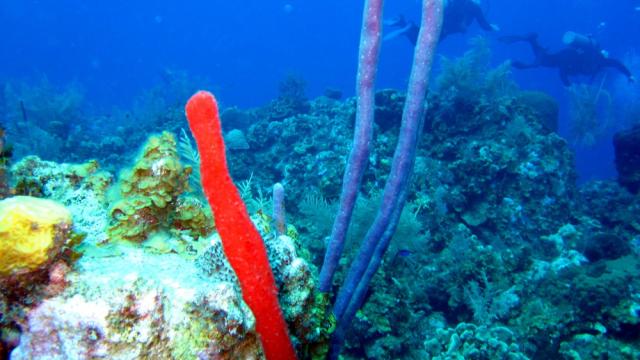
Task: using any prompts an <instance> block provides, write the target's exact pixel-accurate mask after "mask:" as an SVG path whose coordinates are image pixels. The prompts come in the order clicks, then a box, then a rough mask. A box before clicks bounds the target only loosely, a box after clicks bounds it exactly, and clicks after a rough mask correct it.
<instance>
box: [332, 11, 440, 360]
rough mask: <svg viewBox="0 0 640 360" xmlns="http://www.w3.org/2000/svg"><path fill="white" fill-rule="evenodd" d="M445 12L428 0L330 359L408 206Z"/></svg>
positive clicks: (339, 309) (341, 300)
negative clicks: (375, 206) (387, 166)
mask: <svg viewBox="0 0 640 360" xmlns="http://www.w3.org/2000/svg"><path fill="white" fill-rule="evenodd" d="M442 12H443V3H442V0H423V3H422V19H421V27H420V32H419V34H418V42H417V44H416V48H415V52H414V60H413V65H412V68H411V77H410V79H409V88H408V91H407V99H406V101H405V105H404V110H403V113H402V124H401V126H400V134H399V137H398V144H397V146H396V150H395V153H394V155H393V162H392V164H391V171H390V173H389V177H388V178H387V183H386V184H385V188H384V192H383V195H382V204H381V206H380V209H379V211H378V214H377V215H376V218H375V220H374V222H373V225H371V228H369V231H368V232H367V235H366V236H365V239H364V240H363V242H362V244H361V246H360V250H359V252H358V254H357V255H356V258H355V259H354V261H353V263H352V264H351V268H350V269H349V273H348V275H347V278H346V280H345V282H344V284H343V286H342V287H341V288H340V292H339V293H338V297H337V299H336V303H335V305H334V308H333V311H334V315H335V317H336V319H337V323H338V325H337V328H336V331H335V332H334V335H333V338H332V349H331V355H330V356H329V358H337V356H338V353H339V352H340V346H341V344H342V342H343V339H344V334H345V331H346V329H347V327H348V326H349V324H350V323H351V320H352V319H353V317H354V316H355V313H356V311H357V310H358V309H359V308H360V306H361V305H362V302H363V301H364V297H365V295H366V290H367V288H368V286H369V283H370V281H371V278H372V277H373V275H374V274H375V272H376V271H377V269H378V267H379V266H380V262H381V260H382V256H383V255H384V253H385V251H386V250H387V247H388V245H389V241H390V240H391V237H392V236H393V233H394V232H395V229H396V227H397V225H398V221H399V219H400V214H401V213H402V209H403V207H404V204H405V200H406V197H407V193H408V187H409V184H410V178H411V174H412V173H413V165H414V162H415V157H416V149H417V145H418V139H419V137H420V134H421V133H422V126H423V123H424V115H425V99H426V93H427V89H428V80H429V72H430V70H431V65H432V62H433V55H434V53H435V47H436V45H437V43H438V38H439V36H440V29H441V26H442Z"/></svg>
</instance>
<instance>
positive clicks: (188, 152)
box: [178, 129, 202, 191]
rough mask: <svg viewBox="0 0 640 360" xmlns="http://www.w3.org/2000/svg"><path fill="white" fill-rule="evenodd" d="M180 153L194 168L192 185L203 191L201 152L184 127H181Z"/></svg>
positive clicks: (191, 179) (191, 178) (190, 179)
mask: <svg viewBox="0 0 640 360" xmlns="http://www.w3.org/2000/svg"><path fill="white" fill-rule="evenodd" d="M178 153H179V154H180V157H181V158H182V159H183V160H184V161H185V162H186V163H187V164H188V165H191V167H192V168H193V172H192V173H191V177H190V178H189V181H190V182H191V187H192V188H193V189H197V190H198V191H201V189H202V184H201V183H200V154H199V153H198V149H196V148H195V146H193V143H192V142H191V138H190V137H189V135H187V132H186V131H184V129H180V139H179V141H178Z"/></svg>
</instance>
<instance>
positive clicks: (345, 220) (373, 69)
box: [318, 0, 383, 293]
mask: <svg viewBox="0 0 640 360" xmlns="http://www.w3.org/2000/svg"><path fill="white" fill-rule="evenodd" d="M382 4H383V0H366V1H365V5H364V13H363V16H362V19H363V21H362V30H361V32H360V50H359V55H358V78H357V81H356V84H357V85H356V94H357V101H358V105H357V110H356V121H355V130H354V134H353V145H352V147H351V152H350V154H349V158H348V160H347V166H346V169H345V171H344V177H343V180H342V193H341V194H340V208H339V209H338V214H337V216H336V219H335V221H334V223H333V229H332V231H331V237H330V239H329V245H328V246H327V251H326V253H325V256H324V262H323V264H322V269H321V270H320V281H319V284H318V288H319V289H320V291H321V292H324V293H328V292H329V291H330V290H331V283H332V280H333V274H334V273H335V271H336V267H337V266H338V260H340V256H341V255H342V250H343V249H344V241H345V238H346V236H347V230H348V229H349V222H350V221H351V215H353V208H354V206H355V203H356V199H357V197H358V191H359V190H360V183H361V182H362V175H363V174H364V171H365V169H366V167H367V164H368V162H369V153H370V152H371V150H370V148H371V139H372V137H373V113H374V107H375V79H376V73H377V71H378V57H379V54H380V42H381V32H382Z"/></svg>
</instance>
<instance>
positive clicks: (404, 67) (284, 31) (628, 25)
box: [0, 0, 640, 179]
mask: <svg viewBox="0 0 640 360" xmlns="http://www.w3.org/2000/svg"><path fill="white" fill-rule="evenodd" d="M482 6H483V9H485V13H486V16H487V18H489V20H490V21H491V22H493V23H495V24H497V25H499V27H500V32H499V33H498V34H491V35H489V36H488V38H489V39H490V41H491V49H492V52H493V58H492V59H493V62H494V63H496V64H497V63H501V62H503V61H505V60H507V59H513V58H523V59H527V58H529V57H530V56H531V54H530V53H529V51H528V49H527V48H526V47H525V46H505V45H504V44H500V43H499V42H497V41H495V38H496V37H497V36H499V35H510V34H524V33H530V32H536V33H538V34H539V36H540V41H541V43H542V44H544V45H545V46H548V47H550V48H551V49H559V48H561V46H562V43H561V39H562V34H563V33H564V32H565V31H568V30H571V31H577V32H581V33H585V34H593V36H595V37H596V39H597V40H598V41H599V42H600V43H601V45H602V46H603V48H604V49H606V50H607V51H608V52H609V53H610V54H611V56H615V57H618V58H620V59H625V57H630V56H633V55H634V54H636V53H637V50H636V49H637V48H638V46H639V45H640V38H638V36H635V35H634V34H638V32H639V31H640V11H638V10H637V9H636V7H637V6H638V3H637V2H635V1H631V0H629V1H618V2H613V3H610V2H601V1H595V0H594V1H586V0H585V1H580V0H574V1H560V2H558V1H553V0H543V1H515V2H514V1H506V0H490V1H485V2H483V5H482ZM361 11H362V9H361V4H360V2H337V1H323V2H305V1H296V0H291V1H269V2H263V1H240V2H231V1H227V2H221V1H207V2H204V1H196V2H192V3H190V4H188V5H187V4H182V3H176V2H173V1H154V2H147V1H134V2H129V1H126V2H125V1H118V0H115V1H109V2H104V3H87V2H85V1H73V0H63V1H58V2H47V1H11V0H7V1H3V2H2V3H1V4H0V20H1V21H0V30H2V34H3V36H2V41H1V42H0V49H1V51H0V53H1V54H3V55H2V56H1V57H0V79H2V81H9V80H14V79H29V78H32V79H33V78H38V77H40V76H43V75H44V76H46V77H47V78H48V79H49V80H50V81H51V82H52V83H53V84H60V85H64V84H68V83H70V82H72V81H77V82H78V83H80V84H81V85H82V87H83V88H84V89H85V91H86V94H87V98H88V99H89V100H90V101H91V103H92V104H94V106H104V107H105V108H108V107H109V106H112V105H127V104H130V103H131V101H132V100H131V99H133V98H134V97H135V96H136V95H137V94H139V93H140V92H141V91H143V89H145V88H148V87H150V86H152V85H154V84H157V83H159V82H161V81H162V76H163V73H164V72H166V71H167V70H174V71H177V70H183V71H187V72H188V74H189V75H191V76H194V77H195V76H199V77H202V78H203V79H206V80H207V81H208V83H206V84H203V85H211V86H213V87H214V89H215V90H218V93H219V95H218V96H219V97H220V99H221V100H222V101H223V103H224V104H226V105H236V106H241V107H249V106H258V105H260V104H263V103H265V102H266V101H268V100H269V99H271V98H273V97H274V96H276V94H277V83H278V81H279V80H280V79H282V78H283V77H284V76H285V75H286V74H288V73H295V74H299V75H300V76H302V77H303V78H304V79H305V80H306V82H307V91H308V94H309V95H310V96H311V97H315V96H317V95H321V94H322V93H323V91H324V90H325V89H326V88H329V87H330V88H336V89H339V90H341V91H342V92H343V93H344V94H345V95H347V96H350V95H352V94H353V91H354V81H355V69H356V57H357V46H358V36H359V26H360V17H361ZM418 11H419V2H417V1H411V0H405V1H395V2H388V3H387V4H386V6H385V16H386V17H393V16H396V15H398V14H404V15H405V16H406V17H407V18H408V19H413V20H414V21H417V20H418V19H417V17H418ZM480 34H482V30H480V29H479V28H478V26H477V25H475V24H474V25H472V26H470V28H469V30H468V32H467V33H465V34H461V35H455V36H451V37H450V38H448V39H447V40H446V41H445V42H444V43H443V44H442V45H441V47H440V48H439V54H441V55H444V56H457V55H460V54H461V53H463V52H464V50H465V49H466V48H467V47H468V39H469V38H470V37H473V36H476V35H480ZM411 57H412V49H411V45H410V44H409V43H408V42H405V41H390V42H388V43H386V44H385V46H384V49H383V52H382V58H381V62H380V70H379V71H380V72H379V78H378V82H377V86H378V87H379V88H402V87H404V86H405V84H406V82H407V80H408V75H407V74H408V70H409V67H410V62H411ZM636 62H637V61H636ZM635 66H636V71H637V70H638V69H637V66H638V65H637V64H635ZM514 77H515V79H516V80H517V82H518V83H519V84H520V85H521V86H522V87H523V88H526V89H540V90H543V91H545V92H547V93H549V94H551V95H553V96H554V97H555V98H556V99H558V101H559V102H560V103H561V105H562V106H561V111H562V118H563V120H564V121H561V123H566V122H567V121H568V120H566V119H567V118H568V116H569V115H568V114H567V108H568V105H567V98H566V93H565V92H564V89H563V86H562V84H561V83H560V82H559V81H558V78H557V74H556V73H555V72H554V71H553V70H548V69H542V70H531V71H515V72H514ZM616 77H617V75H611V76H608V77H607V80H606V82H605V88H607V89H609V88H613V87H614V83H615V81H616ZM586 81H592V82H593V81H598V80H597V79H596V80H590V79H586ZM623 91H624V90H623ZM614 121H616V120H614ZM608 144H609V138H608V137H607V139H606V140H603V143H602V144H597V146H595V147H592V148H591V150H589V151H587V152H585V153H584V154H582V153H579V154H578V167H579V169H580V173H581V175H582V177H583V178H585V179H589V178H603V177H607V178H609V177H612V176H614V175H615V174H614V170H613V167H612V165H611V163H612V155H611V154H612V151H611V147H610V146H609V145H608Z"/></svg>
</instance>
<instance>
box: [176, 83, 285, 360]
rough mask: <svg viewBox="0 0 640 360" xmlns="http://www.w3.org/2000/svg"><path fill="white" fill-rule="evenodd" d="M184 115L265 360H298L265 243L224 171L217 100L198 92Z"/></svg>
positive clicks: (222, 237)
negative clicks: (185, 115)
mask: <svg viewBox="0 0 640 360" xmlns="http://www.w3.org/2000/svg"><path fill="white" fill-rule="evenodd" d="M186 113H187V119H188V120H189V127H190V128H191V133H192V134H193V136H194V138H195V140H196V143H197V145H198V151H199V152H200V173H201V180H202V187H203V189H204V193H205V195H206V196H207V199H208V200H209V205H210V206H211V210H212V211H213V214H214V217H215V222H216V229H218V233H219V234H220V238H221V239H222V246H223V248H224V252H225V254H226V255H227V259H228V260H229V264H231V267H232V268H233V270H234V271H235V273H236V275H237V277H238V280H239V281H240V287H241V288H242V298H243V299H244V301H245V302H246V303H247V305H249V307H250V308H251V311H252V312H253V315H254V316H255V317H256V329H257V331H258V334H260V341H261V342H262V348H263V349H264V352H265V356H266V357H267V359H269V360H276V359H278V360H280V359H282V360H288V359H296V354H295V351H294V349H293V346H292V344H291V340H290V339H289V333H288V331H287V324H286V322H285V321H284V318H283V316H282V311H281V310H280V305H279V303H278V296H277V294H278V289H277V288H276V283H275V279H274V277H273V273H272V272H271V266H270V265H269V259H268V257H267V251H266V249H265V247H264V242H263V241H262V237H261V236H260V233H259V232H258V230H257V229H256V228H255V226H254V225H253V222H252V221H251V219H250V218H249V215H248V214H247V209H246V207H245V204H244V203H243V202H242V198H240V193H239V192H238V189H237V188H236V187H235V185H234V184H233V181H232V180H231V176H230V175H229V170H228V169H227V160H226V156H225V148H224V140H223V138H222V129H221V126H220V118H219V116H218V104H217V103H216V99H215V98H214V97H213V95H212V94H211V93H209V92H206V91H199V92H198V93H196V94H195V95H193V96H192V97H191V99H189V102H187V106H186Z"/></svg>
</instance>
